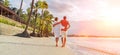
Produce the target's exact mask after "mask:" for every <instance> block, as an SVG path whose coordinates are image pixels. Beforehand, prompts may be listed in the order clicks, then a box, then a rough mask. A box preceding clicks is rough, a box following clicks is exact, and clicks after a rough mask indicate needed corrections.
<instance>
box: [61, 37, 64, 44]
mask: <svg viewBox="0 0 120 55" xmlns="http://www.w3.org/2000/svg"><path fill="white" fill-rule="evenodd" d="M61 41H62V45H63V42H64V41H63V37H62V38H61Z"/></svg>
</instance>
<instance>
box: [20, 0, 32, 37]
mask: <svg viewBox="0 0 120 55" xmlns="http://www.w3.org/2000/svg"><path fill="white" fill-rule="evenodd" d="M33 4H34V0H32V4H31V10H30V14H29V16H28V20H27V23H26V28H25V30H24V32H23V33H22V34H23V35H22V36H23V37H30V35H29V34H28V32H27V29H28V26H29V21H30V19H31V14H32V10H33Z"/></svg>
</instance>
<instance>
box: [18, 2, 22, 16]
mask: <svg viewBox="0 0 120 55" xmlns="http://www.w3.org/2000/svg"><path fill="white" fill-rule="evenodd" d="M22 5H23V0H21V4H20V8H19V14H18V15H19V16H20V15H21V13H20V12H21V9H22Z"/></svg>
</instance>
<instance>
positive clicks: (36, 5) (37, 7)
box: [31, 2, 40, 36]
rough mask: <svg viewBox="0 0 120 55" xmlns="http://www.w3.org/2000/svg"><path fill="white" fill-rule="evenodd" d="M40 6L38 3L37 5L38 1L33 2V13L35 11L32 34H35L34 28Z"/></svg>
mask: <svg viewBox="0 0 120 55" xmlns="http://www.w3.org/2000/svg"><path fill="white" fill-rule="evenodd" d="M39 8H40V5H39V2H36V3H35V6H34V9H35V10H34V13H35V19H34V26H33V32H32V33H31V35H32V36H36V35H35V29H36V20H37V17H38V13H37V12H38V9H39Z"/></svg>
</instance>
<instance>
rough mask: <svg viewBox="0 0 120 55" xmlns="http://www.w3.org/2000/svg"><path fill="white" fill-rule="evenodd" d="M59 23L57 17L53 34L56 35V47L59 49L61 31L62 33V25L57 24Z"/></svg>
mask: <svg viewBox="0 0 120 55" xmlns="http://www.w3.org/2000/svg"><path fill="white" fill-rule="evenodd" d="M57 23H59V22H58V18H57V17H56V18H55V21H54V24H53V33H54V36H55V40H56V47H58V41H59V37H60V31H61V29H60V26H61V25H60V24H57ZM56 24H57V25H56Z"/></svg>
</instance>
